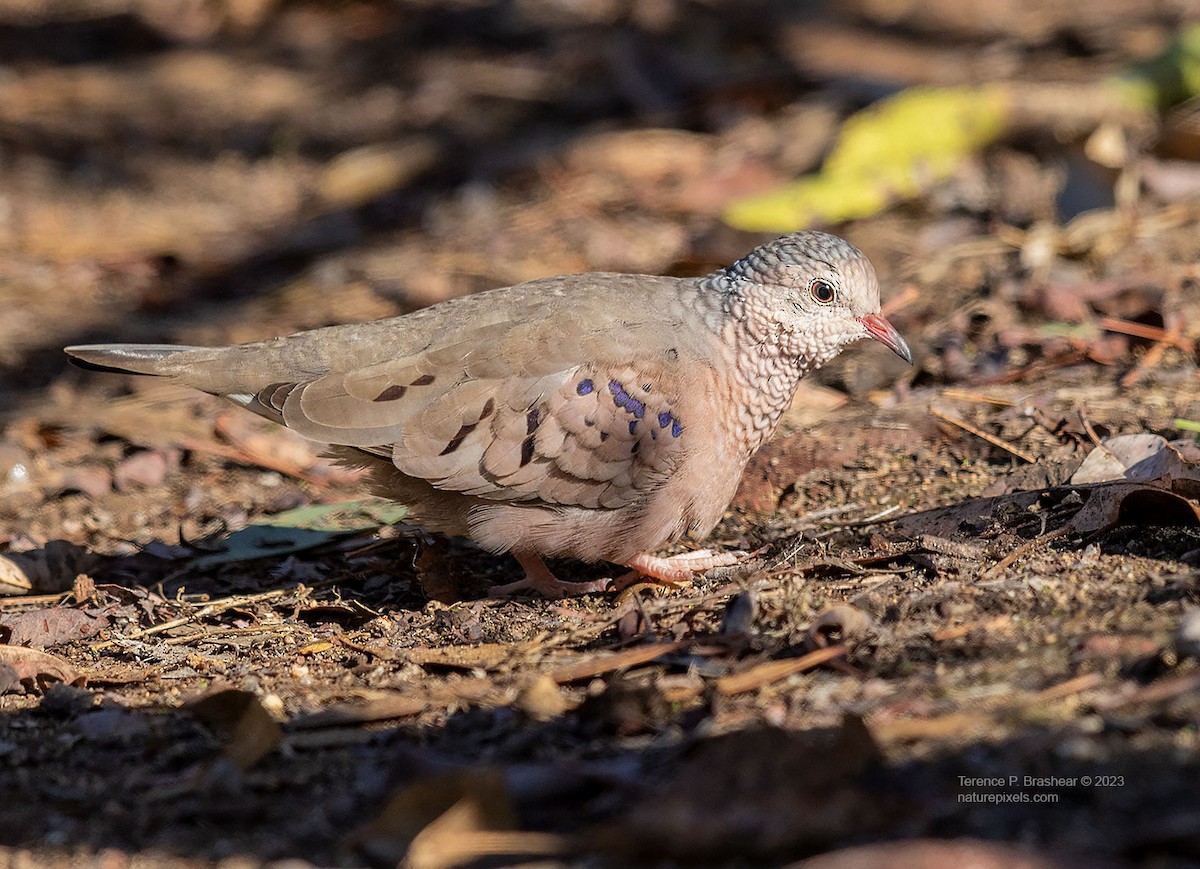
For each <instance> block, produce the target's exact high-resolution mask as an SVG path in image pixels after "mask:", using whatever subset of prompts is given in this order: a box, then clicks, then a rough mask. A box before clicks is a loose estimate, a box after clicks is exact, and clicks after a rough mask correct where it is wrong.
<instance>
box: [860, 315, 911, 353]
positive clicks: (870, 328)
mask: <svg viewBox="0 0 1200 869" xmlns="http://www.w3.org/2000/svg"><path fill="white" fill-rule="evenodd" d="M858 321H859V322H860V323H862V324H863V326H864V327H866V330H867V334H868V335H870V336H871V337H872V338H874V339H875V340H876V341H878V342H879V343H881V344H883V346H885V347H888V348H890V349H891V351H892V352H893V353H895V354H896V355H897V356H899V357H900V358H901V359H903V360H904V361H905V362H907V363H908V364H909V365H912V361H913V358H912V351H911V350H909V349H908V343H907V342H906V341H905V340H904V339H903V338H901V337H900V333H899V332H897V331H896V327H895V326H893V325H892V324H891V323H889V322H888V321H887V318H886V317H885V316H883V314H867V316H865V317H859V318H858Z"/></svg>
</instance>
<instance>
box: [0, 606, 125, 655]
mask: <svg viewBox="0 0 1200 869" xmlns="http://www.w3.org/2000/svg"><path fill="white" fill-rule="evenodd" d="M106 627H108V617H107V616H106V615H103V614H102V613H100V612H98V611H92V612H88V611H87V610H77V609H73V608H71V607H66V606H57V607H46V608H45V609H37V610H29V611H27V612H22V613H4V614H0V632H6V633H7V634H8V636H7V638H6V640H5V642H7V643H8V644H9V645H11V646H30V647H32V648H35V649H45V648H47V647H49V646H57V645H58V644H59V643H68V642H70V641H71V640H82V639H85V638H86V637H90V636H93V635H94V634H97V633H99V632H100V631H102V630H104V629H105V628H106Z"/></svg>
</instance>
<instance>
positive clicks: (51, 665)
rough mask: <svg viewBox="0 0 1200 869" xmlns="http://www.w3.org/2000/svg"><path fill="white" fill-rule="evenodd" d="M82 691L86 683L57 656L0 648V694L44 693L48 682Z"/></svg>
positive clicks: (84, 679) (21, 649)
mask: <svg viewBox="0 0 1200 869" xmlns="http://www.w3.org/2000/svg"><path fill="white" fill-rule="evenodd" d="M55 681H57V682H66V683H67V684H69V685H77V686H79V687H83V686H84V685H86V684H87V679H86V678H85V677H84V676H81V675H80V674H79V672H78V671H77V670H76V669H75V668H74V667H72V666H71V665H70V664H68V663H67V662H66V661H64V660H63V659H62V658H59V657H58V656H56V655H51V654H49V653H47V652H40V651H38V650H37V649H30V648H26V647H25V646H0V694H6V693H8V692H10V691H16V690H18V689H23V690H25V691H32V690H38V691H45V690H46V685H47V684H48V683H49V682H55Z"/></svg>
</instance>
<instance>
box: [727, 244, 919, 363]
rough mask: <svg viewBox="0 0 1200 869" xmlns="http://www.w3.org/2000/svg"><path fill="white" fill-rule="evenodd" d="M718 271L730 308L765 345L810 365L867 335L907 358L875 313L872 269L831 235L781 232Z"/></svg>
mask: <svg viewBox="0 0 1200 869" xmlns="http://www.w3.org/2000/svg"><path fill="white" fill-rule="evenodd" d="M717 274H718V276H720V277H723V278H724V279H725V280H726V282H727V286H728V293H729V296H730V299H731V302H732V304H731V310H732V311H733V312H734V313H735V315H736V316H738V317H739V318H740V319H741V320H742V322H743V323H744V325H745V327H746V329H747V330H748V331H749V332H750V334H751V335H753V336H754V339H755V341H756V342H757V343H758V344H759V345H760V347H762V348H763V349H764V350H765V351H767V352H773V353H778V354H779V355H782V356H786V357H790V358H794V359H795V360H796V362H797V364H798V365H801V366H802V367H804V368H805V369H809V368H816V367H818V366H820V365H823V364H824V363H826V362H828V361H829V360H831V359H833V358H834V357H835V356H837V355H838V353H840V352H841V351H842V350H843V349H844V348H845V347H846V346H848V345H849V344H852V343H854V342H855V341H858V340H860V339H862V338H874V339H875V340H876V341H879V342H880V343H882V344H883V345H884V346H886V347H888V348H889V349H891V350H892V351H893V352H894V353H896V355H897V356H899V357H900V358H901V359H904V360H905V361H906V362H909V363H910V364H911V363H912V351H911V350H909V348H908V344H907V343H905V341H904V339H903V338H901V337H900V333H899V332H897V331H896V329H895V327H893V326H892V324H891V323H889V322H888V321H887V318H885V317H884V316H883V314H881V313H880V310H879V281H878V280H877V279H876V277H875V269H874V268H872V266H871V263H870V261H868V260H867V258H866V257H865V256H864V255H863V254H862V252H861V251H859V250H858V248H856V247H854V246H853V245H851V244H850V243H849V242H847V241H845V240H844V239H841V238H838V237H837V236H836V235H829V234H828V233H825V232H811V231H810V232H797V233H793V234H791V235H785V236H783V237H782V238H778V239H775V240H774V241H771V242H768V243H767V244H764V245H761V246H759V247H756V248H755V249H754V250H752V251H750V253H748V254H746V255H745V256H744V257H742V258H741V259H740V260H738V261H737V262H735V263H734V264H733V265H731V266H729V267H728V268H726V269H724V270H723V271H721V272H718V273H717Z"/></svg>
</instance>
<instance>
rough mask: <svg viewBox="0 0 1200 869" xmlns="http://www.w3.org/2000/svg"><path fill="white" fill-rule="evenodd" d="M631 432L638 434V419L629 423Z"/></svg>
mask: <svg viewBox="0 0 1200 869" xmlns="http://www.w3.org/2000/svg"><path fill="white" fill-rule="evenodd" d="M629 433H630V434H637V420H636V419H635V420H634V421H633V422H631V423H630V424H629Z"/></svg>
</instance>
